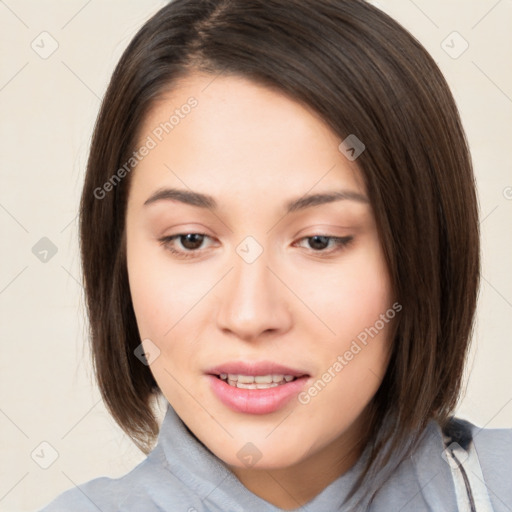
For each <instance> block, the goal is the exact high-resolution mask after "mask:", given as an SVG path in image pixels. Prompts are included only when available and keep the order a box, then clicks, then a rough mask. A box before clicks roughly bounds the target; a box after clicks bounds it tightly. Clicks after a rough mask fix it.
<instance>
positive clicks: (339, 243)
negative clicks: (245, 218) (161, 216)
mask: <svg viewBox="0 0 512 512" xmlns="http://www.w3.org/2000/svg"><path fill="white" fill-rule="evenodd" d="M186 235H200V236H203V237H207V238H210V237H209V236H208V235H206V234H205V233H178V234H176V235H171V236H165V237H162V238H159V239H158V241H159V242H160V244H161V245H163V246H164V247H165V249H166V250H168V251H170V252H171V253H172V254H174V255H175V256H177V257H178V258H183V259H187V258H198V257H200V256H201V254H200V252H201V250H200V249H195V250H191V249H188V250H186V251H179V250H176V249H174V248H173V247H171V245H170V244H171V243H172V242H173V241H174V240H176V239H179V238H181V237H182V236H186ZM315 237H322V238H327V239H328V240H329V241H331V240H332V241H334V242H335V248H334V249H331V250H315V249H311V250H310V252H312V253H313V254H317V255H321V256H322V257H328V256H331V255H333V254H335V253H338V252H340V251H342V250H344V249H345V248H346V247H348V246H349V245H350V244H351V243H352V241H353V239H354V237H353V236H344V237H339V236H328V235H322V234H314V235H311V236H305V237H302V238H300V239H299V242H300V241H302V240H309V239H312V238H315ZM322 253H323V254H325V255H326V256H323V255H322Z"/></svg>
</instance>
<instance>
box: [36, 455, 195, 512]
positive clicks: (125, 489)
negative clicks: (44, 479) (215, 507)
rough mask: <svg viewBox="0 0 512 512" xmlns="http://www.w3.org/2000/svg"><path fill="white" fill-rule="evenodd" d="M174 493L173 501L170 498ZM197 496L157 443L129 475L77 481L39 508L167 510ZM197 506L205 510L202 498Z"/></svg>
mask: <svg viewBox="0 0 512 512" xmlns="http://www.w3.org/2000/svg"><path fill="white" fill-rule="evenodd" d="M170 497H171V498H172V502H169V498H170ZM196 499H197V497H195V496H193V493H192V491H191V490H190V489H189V488H188V487H187V486H186V485H184V484H183V483H182V481H181V480H180V479H179V478H178V476H177V475H175V474H173V473H172V472H171V471H170V469H169V467H168V464H167V463H166V460H165V457H164V456H163V453H162V451H161V450H160V449H159V448H158V447H157V448H155V449H154V450H153V451H152V452H151V453H150V454H149V456H148V457H146V459H144V460H143V461H142V462H141V463H140V464H138V465H137V466H136V467H135V468H134V469H133V470H131V471H130V472H129V473H127V474H126V475H124V476H122V477H120V478H108V477H100V478H95V479H93V480H90V481H88V482H85V483H82V484H79V485H75V487H73V488H71V489H69V490H67V491H65V492H63V493H62V494H60V495H59V496H57V497H56V498H55V499H54V500H53V501H52V502H50V503H49V504H48V505H46V506H45V507H44V508H42V509H40V510H39V512H69V511H73V512H98V510H101V512H114V511H116V512H117V511H119V510H126V511H128V510H130V511H131V510H144V511H145V512H153V511H155V512H156V511H161V510H165V507H166V506H167V507H168V506H181V505H182V504H186V503H192V504H194V502H195V501H196ZM196 508H197V510H198V511H200V510H202V507H201V504H200V501H199V503H198V504H197V507H196ZM185 510H187V507H185Z"/></svg>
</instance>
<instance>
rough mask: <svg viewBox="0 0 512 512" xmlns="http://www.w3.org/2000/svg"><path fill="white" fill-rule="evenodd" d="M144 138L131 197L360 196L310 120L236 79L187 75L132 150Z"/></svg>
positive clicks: (301, 109) (152, 114) (332, 140)
mask: <svg viewBox="0 0 512 512" xmlns="http://www.w3.org/2000/svg"><path fill="white" fill-rule="evenodd" d="M190 105H194V106H193V107H191V106H190ZM149 139H151V140H152V141H153V143H154V147H153V148H152V149H151V150H150V151H149V153H148V154H147V156H145V157H144V158H143V159H142V160H141V161H140V162H139V163H138V164H137V166H136V168H135V171H134V172H133V176H132V181H133V183H132V187H133V188H134V192H135V193H137V192H138V191H143V192H144V193H145V194H148V193H149V192H151V191H152V190H154V189H155V188H157V187H161V186H176V185H180V187H182V188H183V187H184V186H185V187H189V188H191V189H194V190H198V191H208V193H210V194H211V195H215V196H222V195H224V194H225V193H226V191H228V192H230V193H231V194H236V195H237V196H238V197H239V198H240V199H243V198H246V199H247V200H248V201H250V200H253V198H254V197H255V196H258V197H259V200H260V204H261V198H262V197H265V199H266V200H268V201H270V200H272V199H273V198H277V197H278V196H282V195H283V194H285V195H286V196H290V197H291V196H296V195H300V194H304V193H306V192H307V191H311V192H316V188H318V189H320V188H322V191H325V189H329V188H333V189H340V188H343V189H350V190H352V191H353V192H359V193H364V186H363V180H362V178H361V173H360V171H359V169H358V167H357V165H356V163H355V162H351V161H349V160H348V159H347V158H346V157H345V156H344V155H343V154H342V153H341V152H340V150H339V149H338V146H339V144H340V143H341V138H340V137H339V136H338V135H337V134H335V133H334V132H333V131H332V130H331V129H330V128H329V127H328V126H327V124H326V123H325V122H324V121H323V120H322V119H321V117H320V116H319V115H318V114H316V113H315V112H314V111H313V110H312V109H310V108H308V107H307V106H305V105H303V104H301V103H299V102H297V101H295V100H293V99H291V98H290V97H288V96H287V95H285V94H284V93H282V92H280V91H278V90H274V89H269V88H268V87H264V86H262V85H259V84H257V83H255V82H252V81H250V80H248V79H246V78H243V77H239V76H224V75H219V76H213V75H208V74H201V73H196V74H191V75H189V76H187V77H186V78H185V79H183V80H181V81H180V82H179V83H178V84H176V85H175V86H174V87H173V88H172V89H170V90H168V91H167V92H166V93H165V94H163V95H162V97H161V98H160V99H159V100H158V101H157V102H156V103H155V104H154V105H153V106H152V108H151V110H150V111H149V112H148V114H147V115H146V118H145V120H144V122H143V124H142V126H141V129H140V131H139V137H138V143H137V145H136V147H140V146H141V145H143V144H144V142H145V141H148V140H149ZM152 145H153V144H152ZM262 194H263V195H262Z"/></svg>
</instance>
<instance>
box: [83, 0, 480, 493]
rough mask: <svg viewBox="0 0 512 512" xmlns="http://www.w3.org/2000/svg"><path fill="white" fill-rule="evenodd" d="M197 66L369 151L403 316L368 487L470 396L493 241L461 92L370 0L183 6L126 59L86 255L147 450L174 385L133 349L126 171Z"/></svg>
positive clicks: (95, 142) (118, 385)
mask: <svg viewBox="0 0 512 512" xmlns="http://www.w3.org/2000/svg"><path fill="white" fill-rule="evenodd" d="M194 71H201V72H206V73H210V74H211V75H212V79H213V78H214V77H215V76H216V75H218V74H220V73H223V74H225V75H227V76H229V75H232V76H242V77H245V78H248V79H250V80H252V81H254V82H255V83H257V84H260V85H262V86H265V87H269V88H272V89H274V90H277V91H279V92H281V93H284V94H286V95H287V96H288V97H290V98H292V99H293V100H295V101H297V102H300V103H301V104H303V105H306V106H308V107H310V108H312V109H313V110H314V111H316V112H317V113H318V114H319V115H320V116H321V117H322V118H323V119H324V120H325V122H326V123H327V124H328V126H329V127H330V128H331V129H332V130H333V131H334V133H336V134H337V135H338V136H339V138H340V142H341V141H343V140H344V139H345V138H346V137H347V136H349V135H350V134H355V135H356V136H357V137H358V138H359V139H360V140H361V141H362V142H363V143H364V144H365V146H366V150H365V151H364V152H363V153H362V154H361V155H360V156H359V157H358V159H357V164H358V166H359V169H360V172H361V174H362V177H363V179H364V183H365V186H366V190H367V193H368V196H369V198H370V202H371V205H372V208H373V212H374V215H375V219H376V222H377V229H378V233H379V238H380V242H381V244H382V247H383V251H384V255H385V259H386V263H387V267H388V270H389V274H390V278H391V283H392V287H393V292H394V295H395V297H396V299H397V300H398V301H399V303H400V304H401V305H402V306H403V309H402V312H401V314H400V317H399V318H397V320H398V321H397V323H396V325H395V330H394V332H393V333H392V340H391V342H392V353H391V359H390V363H389V367H388V369H387V373H386V375H385V376H384V379H383V381H382V383H381V386H380V388H379V389H378V391H377V393H376V394H375V396H374V398H373V399H372V401H371V403H370V405H369V415H368V417H369V418H370V421H369V423H368V432H367V436H366V437H365V443H368V442H371V447H372V449H371V456H370V457H369V459H368V462H367V464H366V466H365V469H364V472H363V474H362V475H361V478H360V479H359V480H358V481H357V482H356V485H355V486H354V488H356V487H359V486H360V484H361V483H362V481H363V479H364V477H365V476H367V474H368V473H369V471H370V470H373V471H378V470H380V469H382V468H384V466H385V463H386V461H387V460H389V457H390V455H391V454H392V453H395V454H396V453H400V454H401V455H400V456H401V457H402V458H401V459H400V460H403V458H405V457H406V456H407V455H409V454H410V453H412V450H413V448H414V447H415V446H416V443H417V442H419V439H420V437H421V434H422V432H423V431H424V428H425V427H426V425H427V422H428V421H429V420H430V419H435V420H436V421H438V423H439V424H440V425H441V426H442V427H443V426H444V425H446V424H447V422H448V420H449V419H450V417H451V415H452V414H453V411H454V409H455V407H456V404H457V402H458V400H459V398H460V393H461V387H462V382H463V372H464V365H465V359H466V357H467V355H468V351H469V348H470V342H471V338H472V331H473V320H474V314H475V308H476V301H477V294H478V286H479V279H480V247H479V227H478V204H477V197H476V190H475V180H474V176H473V169H472V163H471V157H470V154H469V150H468V146H467V142H466V138H465V134H464V131H463V128H462V125H461V121H460V117H459V113H458V110H457V107H456V104H455V101H454V99H453V97H452V95H451V92H450V90H449V87H448V85H447V83H446V81H445V79H444V78H443V76H442V74H441V72H440V70H439V68H438V67H437V65H436V64H435V62H434V60H433V59H432V58H431V57H430V55H429V54H428V53H427V51H426V50H425V49H424V48H423V46H422V45H421V44H420V43H419V42H418V41H417V40H416V39H415V38H414V37H413V36H412V35H411V34H410V33H409V32H408V31H407V30H405V29H404V28H403V27H402V26H401V25H399V24H398V23H397V22H396V21H394V20H393V19H392V18H390V17H389V16H388V15H386V14H385V13H383V12H382V11H380V10H379V9H377V8H375V7H373V6H372V5H369V4H367V3H366V2H364V1H363V0H286V1H284V0H174V1H172V2H170V3H169V4H167V5H165V6H164V7H163V8H162V9H160V10H159V11H158V12H157V13H156V14H155V15H154V16H153V17H152V18H151V19H149V20H148V21H147V22H146V23H145V24H144V26H143V27H142V28H141V29H140V30H139V31H138V33H137V34H136V35H135V37H134V38H133V40H132V41H131V42H130V44H129V45H128V47H127V48H126V50H125V52H124V53H123V55H122V57H121V59H120V61H119V63H118V64H117V67H116V69H115V71H114V73H113V75H112V78H111V81H110V84H109V86H108V89H107V91H106V94H105V96H104V98H103V102H102V105H101V109H100V112H99V115H98V118H97V121H96V125H95V129H94V134H93V138H92V143H91V148H90V155H89V160H88V164H87V171H86V176H85V183H84V187H83V192H82V197H81V203H80V250H81V262H82V272H83V279H84V288H85V294H86V305H87V313H88V316H89V324H90V327H89V328H90V333H89V335H90V340H91V344H92V357H93V365H94V370H95V374H96V378H97V381H98V384H99V389H100V391H101V394H102V397H103V400H104V402H105V404H106V406H107V407H108V409H109V411H110V413H111V414H112V416H113V417H114V419H115V420H116V421H117V423H118V424H119V425H120V426H121V427H122V428H123V430H124V431H125V432H126V433H127V434H128V435H129V436H130V437H131V438H132V440H133V441H134V442H135V443H136V444H137V446H138V447H139V448H140V449H142V450H143V451H144V452H145V453H148V452H149V451H150V450H151V449H152V447H153V446H154V442H155V440H156V436H157V434H158V423H157V420H156V416H155V409H153V405H154V403H155V402H154V399H155V397H157V396H158V395H159V393H161V392H160V390H159V388H158V385H157V384H156V381H155V380H154V378H153V376H152V374H151V372H150V369H149V367H148V366H145V365H143V364H141V363H140V361H139V359H137V357H135V356H134V350H135V349H136V348H137V347H138V346H139V345H140V343H141V340H140V337H139V332H138V328H137V323H136V320H135V315H134V310H133V306H132V302H131V297H130V287H129V282H128V275H127V267H126V244H125V213H126V204H127V195H128V193H129V184H130V176H131V174H130V173H129V172H127V173H126V176H124V175H123V179H120V178H119V179H118V180H117V182H115V183H112V178H113V175H114V174H115V173H116V171H117V170H118V169H120V168H121V166H122V165H123V163H125V162H128V161H130V158H131V157H132V155H133V152H134V150H135V149H136V148H135V144H136V143H137V140H138V137H139V136H140V135H141V134H140V133H139V132H140V128H141V126H142V124H143V121H144V119H145V116H146V115H147V113H148V111H149V110H150V109H151V107H152V106H153V105H154V104H155V102H156V101H157V100H158V99H160V98H161V97H162V96H164V95H165V94H166V93H167V92H169V91H171V90H172V87H173V85H174V84H176V83H177V82H178V80H180V79H181V78H183V77H186V76H187V75H188V74H189V73H190V72H194ZM199 108H200V107H199ZM119 176H120V174H119V173H118V177H119ZM109 180H111V181H110V183H111V184H112V186H110V187H109V189H110V190H109V191H108V193H107V192H105V190H107V186H104V185H105V184H106V183H107V182H109ZM102 187H104V188H102ZM99 191H101V193H100V192H99ZM388 441H389V443H388ZM385 446H387V447H389V449H388V450H387V451H385V450H384V447H385Z"/></svg>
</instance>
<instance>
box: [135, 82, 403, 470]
mask: <svg viewBox="0 0 512 512" xmlns="http://www.w3.org/2000/svg"><path fill="white" fill-rule="evenodd" d="M191 97H193V98H194V99H192V100H191V99H190V98H191ZM173 115H174V117H172V118H171V116H173ZM170 119H171V121H170ZM166 123H167V124H166ZM138 142H139V144H138V146H137V147H138V148H140V147H142V146H144V147H146V150H141V151H140V152H139V157H140V162H139V163H138V164H137V166H136V169H135V170H133V171H132V175H131V179H132V181H131V185H130V187H131V188H130V194H129V200H128V207H127V219H126V229H127V265H128V274H129V281H130V289H131V295H132V299H133V306H134V309H135V315H136V319H137V324H138V328H139V332H140V337H141V340H145V341H144V344H143V346H144V348H145V350H146V352H147V354H148V359H149V362H150V363H151V364H150V369H151V372H152V373H153V375H154V377H155V379H156V381H157V383H158V385H159V387H160V389H161V390H162V392H163V394H164V395H165V397H166V398H167V399H168V400H169V402H170V403H171V405H172V407H173V408H174V409H175V410H176V412H177V413H178V415H179V416H180V417H181V418H182V420H183V421H184V422H185V423H186V425H187V426H188V427H189V429H190V430H191V431H192V432H193V433H194V434H195V435H196V437H197V438H198V439H199V440H200V441H201V442H202V443H203V444H204V445H206V446H207V447H208V448H209V449H210V450H211V451H212V452H214V453H215V454H216V455H217V456H218V457H219V458H220V459H222V460H223V461H224V462H226V463H227V464H228V465H230V466H231V467H232V468H234V469H237V468H238V469H240V470H242V469H245V470H247V469H248V468H255V469H261V468H274V469H278V468H286V467H290V466H294V467H299V465H300V464H301V463H303V462H306V459H307V458H309V460H310V461H311V460H312V459H311V458H312V457H322V458H323V459H325V460H324V462H325V461H327V459H328V458H333V457H334V458H336V457H338V458H339V457H340V453H343V451H344V450H345V451H346V450H348V449H349V448H350V447H352V446H353V443H354V440H356V439H357V438H358V435H360V433H361V432H362V427H363V425H364V415H363V413H364V409H365V407H366V406H367V405H368V403H369V401H370V400H371V398H372V397H373V396H374V394H375V392H376V391H377V389H378V387H379V385H380V383H381V381H382V378H383V376H384V374H385V371H386V367H387V362H388V354H389V350H388V349H389V345H390V340H389V337H390V336H389V334H390V330H391V324H392V322H391V321H390V320H391V319H392V318H393V317H394V316H395V308H393V305H392V295H391V288H390V281H389V276H388V272H387V269H386V265H385V262H384V258H383V252H382V249H381V246H380V244H379V239H378V235H377V230H376V224H375V219H374V217H373V213H372V209H371V206H370V204H369V202H368V200H367V197H366V191H365V188H364V184H363V180H362V178H361V175H360V173H359V171H358V169H357V161H350V160H349V159H347V157H346V156H345V154H344V153H343V152H341V151H340V149H339V148H338V146H339V145H340V143H341V139H340V138H339V137H337V136H336V135H335V134H334V133H333V132H332V131H331V130H330V129H329V128H328V127H327V125H326V124H325V123H324V122H322V120H321V119H320V118H319V117H318V116H317V115H315V114H314V113H312V111H310V110H309V109H307V108H305V107H303V106H301V105H300V104H298V103H297V102H295V101H293V100H291V99H289V98H287V97H286V96H284V95H282V94H281V93H279V92H275V91H271V90H269V89H267V88H263V87H261V86H259V85H256V84H255V83H253V82H250V81H247V80H246V79H243V78H237V77H223V76H220V77H217V78H215V79H214V77H213V76H210V75H201V74H195V75H190V76H189V78H188V80H187V81H184V82H182V83H181V85H180V86H179V88H175V89H173V90H172V91H171V92H170V93H169V94H168V95H167V96H166V97H165V98H164V99H163V100H162V101H160V102H159V103H158V104H156V105H155V107H154V108H153V110H152V111H151V112H150V113H149V115H148V116H147V118H146V120H145V123H144V125H143V127H142V131H141V135H140V137H139V141H138ZM363 142H364V141H363ZM348 154H351V153H348ZM143 155H145V156H143ZM166 189H169V190H168V191H167V192H166V191H165V190H166ZM173 191H174V192H173ZM177 191H180V194H181V195H180V194H179V193H177ZM157 192H159V194H158V195H155V194H156V193H157ZM195 194H201V195H204V196H208V198H207V200H205V199H204V198H202V196H201V197H198V196H196V195H195ZM324 195H329V196H330V198H328V197H327V196H324ZM187 234H188V235H189V236H188V237H187V236H186V235H187ZM173 237H174V238H173ZM395 306H396V305H395ZM134 357H135V356H134ZM260 363H261V365H260V366H259V367H258V366H257V365H258V364H260ZM141 364H143V363H142V362H141ZM226 364H229V365H231V367H229V368H227V369H226V368H220V369H219V367H222V366H223V365H226ZM244 364H245V365H246V366H245V367H244V366H243V365H244ZM272 364H275V365H281V366H285V367H286V369H280V368H272V366H266V365H272ZM251 365H256V366H251ZM222 370H225V371H222ZM212 373H228V374H241V375H246V376H251V375H252V376H259V377H260V378H259V379H257V380H258V381H259V383H260V384H265V383H267V385H268V381H269V380H270V379H269V377H268V375H269V374H270V375H272V374H274V375H276V374H277V375H290V376H295V377H297V376H299V377H300V375H305V376H303V377H300V378H297V379H296V380H292V381H290V382H288V381H287V380H290V377H288V379H286V378H284V379H281V378H280V377H276V378H273V380H272V382H273V383H274V384H277V385H275V386H271V387H269V388H266V389H243V388H239V387H238V384H236V383H235V385H232V384H233V383H231V384H229V383H226V382H222V381H221V380H220V378H219V377H218V376H213V375H211V374H212ZM265 375H267V378H265ZM242 380H249V381H250V380H251V379H243V378H242V379H240V381H242ZM283 380H284V382H285V384H281V383H280V382H283ZM274 381H276V382H274ZM242 384H243V383H242ZM249 443H250V444H249ZM335 446H336V450H334V449H333V448H334V447H335Z"/></svg>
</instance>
